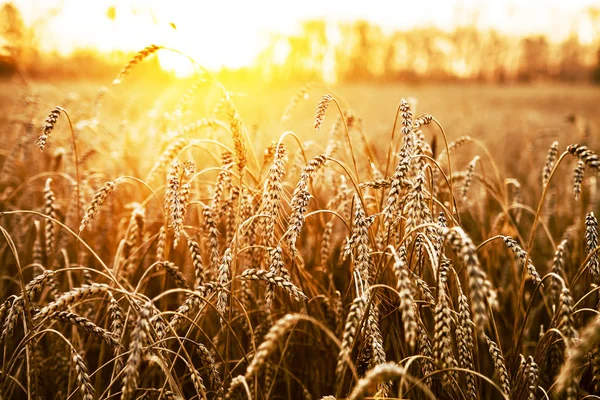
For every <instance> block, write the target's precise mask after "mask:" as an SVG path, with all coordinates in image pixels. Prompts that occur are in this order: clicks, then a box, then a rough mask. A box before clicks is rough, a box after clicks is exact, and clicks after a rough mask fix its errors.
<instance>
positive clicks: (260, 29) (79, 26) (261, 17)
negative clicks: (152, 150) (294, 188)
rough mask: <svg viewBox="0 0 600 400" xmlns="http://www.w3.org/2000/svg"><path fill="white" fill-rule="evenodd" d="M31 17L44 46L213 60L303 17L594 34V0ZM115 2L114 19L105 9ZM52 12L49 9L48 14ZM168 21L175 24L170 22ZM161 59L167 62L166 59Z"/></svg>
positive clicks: (98, 1) (184, 6)
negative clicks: (155, 48) (158, 50)
mask: <svg viewBox="0 0 600 400" xmlns="http://www.w3.org/2000/svg"><path fill="white" fill-rule="evenodd" d="M13 3H15V4H16V5H17V6H18V7H19V8H20V9H21V12H22V14H23V17H24V19H25V21H26V23H27V24H36V25H37V26H38V27H39V29H40V31H41V32H43V35H41V36H42V40H41V44H42V47H43V48H44V49H45V50H52V51H59V52H61V53H69V52H71V51H72V50H73V49H75V48H81V47H88V48H96V49H99V50H114V49H120V50H138V49H141V48H143V47H144V46H146V45H148V44H150V43H156V44H164V45H167V46H170V47H174V48H177V49H180V50H182V51H184V52H186V53H188V54H190V55H191V56H192V57H194V58H195V59H196V60H197V61H198V62H200V63H201V64H203V65H205V66H207V67H209V68H216V67H220V66H228V67H239V66H243V65H246V64H249V63H250V62H251V61H252V60H253V58H254V57H255V56H256V54H257V53H258V52H259V51H260V50H261V49H262V48H263V47H264V46H265V44H266V43H267V42H268V41H267V37H268V35H269V33H273V32H274V33H286V34H290V33H294V32H297V30H298V26H299V21H302V20H306V19H311V18H325V19H326V20H328V21H331V22H336V21H352V20H356V19H365V20H368V21H370V22H373V23H376V24H378V25H380V26H382V27H383V28H384V30H386V31H393V30H403V29H409V28H411V27H414V26H436V27H440V28H442V29H448V30H449V29H452V28H454V27H455V26H457V25H464V24H470V23H473V22H475V23H476V24H477V26H478V27H481V28H494V29H496V30H498V31H500V32H502V33H505V34H512V35H523V34H531V33H543V34H546V35H548V37H549V38H550V39H551V40H555V41H558V40H561V39H564V38H565V37H566V36H568V35H569V34H570V33H572V32H575V33H576V34H578V35H579V37H580V40H582V41H583V42H588V43H589V42H590V41H592V40H595V39H596V38H597V37H598V36H599V35H600V32H597V31H594V28H593V27H592V24H591V23H590V21H589V18H587V15H586V12H585V9H586V8H587V7H589V6H593V5H595V4H597V3H598V1H589V0H568V1H565V0H529V1H514V0H496V1H481V0H463V1H436V0H421V1H417V2H409V1H384V0H370V1H362V0H346V1H324V0H304V1H293V2H292V1H281V0H254V1H231V0H220V1H186V0H169V1H165V0H119V1H116V0H94V1H91V0H90V1H88V0H62V1H61V0H15V1H13ZM111 6H114V7H115V11H116V12H115V13H114V15H112V17H114V19H111V18H109V15H110V13H107V10H108V9H109V8H110V7H111ZM49 16H50V17H49ZM171 23H173V24H175V26H176V29H173V27H172V26H171ZM161 62H169V60H168V59H163V60H161Z"/></svg>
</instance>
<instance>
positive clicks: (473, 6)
mask: <svg viewBox="0 0 600 400" xmlns="http://www.w3.org/2000/svg"><path fill="white" fill-rule="evenodd" d="M599 35H600V3H599V2H598V1H589V0H570V1H561V0H530V1H525V2H523V1H514V0H497V1H493V2H491V1H488V2H485V1H481V0H463V1H434V0H423V1H418V2H392V1H382V0H374V1H367V2H365V1H344V2H339V1H316V0H309V1H303V2H301V3H300V2H285V1H273V0H256V1H218V2H212V3H211V2H189V1H182V0H172V1H157V0H151V1H144V0H125V1H115V0H96V1H78V0H13V1H9V2H3V3H2V5H1V6H0V75H1V76H3V77H7V76H11V75H12V74H15V73H18V74H23V75H24V76H26V77H30V78H31V77H33V78H38V77H43V78H44V79H47V78H49V77H52V78H82V77H83V78H85V79H92V78H96V77H97V78H103V79H107V78H110V77H113V76H114V73H115V71H118V69H119V68H120V67H121V66H122V65H123V64H124V63H125V62H126V61H127V59H128V58H130V56H131V54H132V52H135V51H138V50H140V49H141V48H143V47H145V46H146V45H148V44H151V43H156V44H160V45H165V46H168V47H171V48H175V49H177V50H180V51H182V52H184V53H186V54H187V55H189V56H191V57H192V58H194V59H195V60H196V61H197V62H198V63H199V64H201V65H202V66H205V67H207V68H209V69H211V70H213V71H215V72H220V73H221V74H223V75H226V76H228V77H236V76H237V77H239V78H243V79H248V78H249V77H252V78H254V79H260V80H261V81H262V82H265V83H274V82H276V83H281V82H289V81H294V80H295V81H307V80H318V81H324V82H327V83H349V82H422V81H425V80H426V81H432V80H433V81H437V82H448V81H460V82H472V81H476V82H494V83H511V82H529V83H533V82H535V83H539V82H549V81H568V82H573V81H575V82H598V81H600V42H599V40H598V39H599ZM150 66H151V67H153V68H148V70H147V71H145V75H148V74H150V73H151V71H152V70H153V69H154V71H153V72H152V73H155V74H161V73H166V74H171V75H174V76H177V77H186V76H188V75H189V74H191V73H192V72H193V68H192V66H191V64H190V63H189V62H188V61H187V60H186V59H185V57H181V56H178V55H176V54H173V53H170V52H162V53H160V54H159V55H158V58H157V59H156V60H155V62H154V64H153V65H152V63H151V65H150Z"/></svg>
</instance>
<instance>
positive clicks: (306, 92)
mask: <svg viewBox="0 0 600 400" xmlns="http://www.w3.org/2000/svg"><path fill="white" fill-rule="evenodd" d="M150 44H157V45H161V46H166V47H168V48H169V49H174V50H177V51H179V52H180V53H178V52H174V51H171V50H160V51H158V52H156V53H155V54H152V55H151V56H149V57H147V58H145V59H144V60H143V61H142V62H140V63H139V64H137V65H136V66H135V68H134V69H133V70H132V71H131V72H130V73H129V74H128V76H127V81H126V82H125V84H121V85H118V86H117V87H114V86H110V84H111V82H112V81H113V79H114V78H115V77H116V76H117V74H118V73H119V71H120V70H121V69H122V68H123V66H124V65H125V64H126V63H127V62H128V61H129V60H131V59H132V57H133V56H134V55H135V54H136V52H138V51H140V50H141V49H143V48H144V47H146V46H148V45H150ZM182 54H184V55H182ZM189 58H192V59H193V60H195V62H196V63H197V64H198V65H201V66H203V67H205V68H207V69H208V70H210V71H211V73H212V74H214V75H215V76H216V77H217V78H218V79H219V81H220V82H222V83H223V84H224V86H225V87H226V88H227V89H228V90H229V91H230V94H231V96H232V98H233V100H234V102H235V104H236V107H237V108H238V109H239V110H240V113H241V116H242V118H243V120H244V122H245V124H246V126H247V127H248V130H249V133H250V134H251V137H252V138H253V140H254V141H255V143H253V144H254V145H255V146H257V148H263V147H266V146H268V144H269V143H270V142H271V140H275V139H277V138H278V137H279V136H280V135H281V134H282V132H285V131H287V130H292V131H294V132H296V133H297V134H298V135H299V137H300V138H301V140H302V141H306V142H307V143H309V142H312V143H313V144H316V145H317V147H318V146H322V147H323V146H325V143H324V139H323V137H320V136H319V135H315V134H314V132H313V129H312V126H313V117H314V110H315V106H316V104H317V103H318V101H319V100H320V98H321V96H322V95H323V94H325V93H331V94H333V95H334V96H335V97H336V98H337V99H338V100H339V101H340V102H341V103H342V107H343V109H344V110H345V111H346V112H348V113H351V114H352V115H354V116H356V117H357V118H358V119H359V121H360V123H361V127H362V128H361V129H363V130H364V132H366V134H367V136H368V137H370V138H371V140H372V141H373V143H374V145H373V147H374V151H375V152H376V154H377V155H380V154H385V149H387V146H388V144H387V140H388V138H389V130H390V127H391V125H392V123H393V117H394V114H395V110H396V107H397V105H398V102H399V101H400V99H401V98H409V99H410V101H411V104H412V105H413V107H416V110H415V114H417V115H418V114H420V113H430V114H432V115H434V116H435V117H436V118H437V119H438V120H439V121H441V122H442V124H443V125H444V127H445V128H446V132H447V134H448V137H449V139H450V140H454V139H456V138H458V137H460V136H463V135H470V136H472V137H475V138H478V139H480V140H482V141H483V142H484V143H485V144H486V145H487V146H489V147H490V148H491V149H493V151H494V152H495V153H497V154H495V155H494V156H495V158H496V159H497V162H498V164H499V165H500V167H501V168H502V169H504V170H505V171H506V172H507V173H508V174H511V175H513V176H521V175H522V171H523V170H524V169H525V170H526V169H527V168H534V167H535V166H536V165H539V163H540V160H539V159H540V158H543V155H544V154H545V151H546V149H547V148H548V147H549V146H550V144H551V143H552V142H553V141H554V140H559V141H560V142H561V143H563V142H564V143H566V142H569V143H572V142H579V143H586V144H588V145H589V146H591V147H592V148H596V147H595V146H596V144H597V143H595V142H594V140H595V139H594V138H596V137H600V135H598V132H600V129H599V127H600V112H599V109H598V104H599V102H600V91H599V90H598V89H599V88H598V86H597V84H598V83H600V2H598V1H589V0H570V1H560V0H529V1H515V0H497V1H481V0H462V1H458V0H457V1H435V0H421V1H417V2H394V1H383V0H370V1H357V0H347V1H322V0H305V1H302V2H289V1H276V0H255V1H231V0H224V1H213V2H204V1H203V2H192V1H184V0H170V1H163V0H161V1H158V0H122V1H115V0H95V1H81V0H12V1H9V2H4V3H2V5H0V81H1V82H0V105H3V108H4V109H7V107H8V106H7V105H8V104H11V105H13V106H14V107H15V110H16V111H14V112H13V113H12V115H13V116H12V117H10V116H9V117H5V119H6V120H7V121H8V122H9V123H10V124H14V126H17V127H18V126H22V125H23V124H27V123H29V122H32V126H33V127H36V128H38V127H40V126H42V125H43V121H44V118H45V117H46V115H47V113H48V110H51V109H52V108H53V107H54V106H56V105H60V106H62V107H64V108H66V109H67V110H69V111H70V113H71V115H72V116H73V117H74V120H75V121H76V122H78V123H79V125H77V126H76V128H77V129H79V128H81V129H83V130H84V131H85V129H84V128H83V127H86V126H89V125H90V124H91V126H95V125H96V123H97V119H98V118H100V120H101V126H102V128H103V129H104V130H106V132H110V135H108V136H102V135H97V134H94V140H95V141H98V140H104V139H102V138H105V139H106V141H107V142H106V143H105V145H107V146H112V147H114V148H115V151H119V150H118V149H119V146H120V145H121V143H120V142H118V141H115V138H116V137H119V136H120V135H123V134H124V132H128V134H129V136H130V139H129V140H130V141H134V142H135V143H138V144H139V143H140V142H141V141H145V140H147V139H148V138H149V137H153V136H152V135H156V137H157V138H158V141H157V142H151V143H148V145H152V146H156V143H162V141H163V140H168V136H165V132H168V131H172V130H177V129H180V128H181V126H184V125H185V124H189V123H192V122H194V121H197V120H198V119H201V118H214V117H215V115H216V114H218V113H216V111H215V110H217V111H218V109H219V105H220V104H222V101H221V98H220V94H219V93H220V92H219V90H215V87H212V88H211V87H207V86H206V85H205V86H200V87H199V89H198V90H196V89H194V85H195V84H197V83H198V82H200V81H201V80H202V74H201V73H199V72H198V69H197V68H196V67H194V65H193V63H192V62H190V59H189ZM190 89H194V90H193V93H194V94H193V96H191V98H189V99H187V100H186V101H187V102H188V103H189V106H188V107H187V111H186V114H185V115H183V116H180V117H178V118H177V119H176V120H173V118H172V112H173V110H175V109H177V107H178V104H181V103H180V101H181V100H182V96H184V94H185V93H186V92H188V91H189V90H190ZM99 93H103V95H102V111H100V110H99V107H98V105H99V104H100V103H99V102H98V99H99ZM184 97H185V96H184ZM290 106H291V108H290ZM286 109H293V112H291V113H288V112H287V111H286ZM10 114H11V113H7V115H10ZM334 122H335V116H333V117H328V118H327V119H326V122H325V124H326V128H325V129H329V127H328V126H327V125H328V124H333V123H334ZM11 126H12V125H11ZM10 129H11V132H13V134H14V135H16V136H17V137H18V136H19V135H18V134H16V132H17V131H14V130H12V128H10ZM154 130H156V132H154ZM36 132H37V129H36ZM82 134H83V133H82ZM161 135H162V136H161ZM377 138H385V140H378V139H377ZM217 139H218V140H221V141H224V142H225V143H227V141H228V140H229V139H228V138H227V137H219V138H217ZM149 151H155V150H152V149H151V150H149ZM474 151H475V150H474ZM4 153H5V154H9V153H10V151H9V150H8V149H3V150H2V149H0V155H2V154H4ZM474 154H475V153H473V154H467V155H466V156H465V157H466V158H465V160H458V161H459V162H463V161H464V163H465V165H466V163H468V161H469V160H470V158H468V157H471V158H472V156H473V155H474ZM130 164H131V163H130ZM522 179H529V178H525V177H523V178H522ZM531 179H535V177H534V178H531Z"/></svg>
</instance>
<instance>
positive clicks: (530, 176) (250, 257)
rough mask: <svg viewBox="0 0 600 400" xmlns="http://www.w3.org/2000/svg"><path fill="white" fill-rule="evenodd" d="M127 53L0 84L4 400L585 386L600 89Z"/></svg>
mask: <svg viewBox="0 0 600 400" xmlns="http://www.w3.org/2000/svg"><path fill="white" fill-rule="evenodd" d="M154 50H155V49H149V50H148V51H147V52H148V53H152V52H153V51H154ZM142 56H143V54H142V55H141V56H140V57H138V59H136V60H134V62H132V63H131V64H129V65H127V67H126V68H125V69H124V70H123V71H122V72H121V74H120V75H119V76H118V78H117V79H116V80H115V82H114V83H112V84H111V83H110V82H104V83H98V82H85V83H82V82H54V83H48V82H29V83H28V84H27V85H26V84H23V83H18V82H5V83H3V84H2V87H3V90H2V92H1V93H0V104H1V105H2V109H3V111H4V112H3V113H2V115H1V116H0V129H1V132H2V138H3V140H2V143H1V144H0V167H1V168H0V231H1V232H2V238H1V240H0V265H1V266H2V274H1V277H2V280H0V345H1V348H2V353H1V357H2V360H1V362H0V397H1V398H6V399H21V398H23V399H79V398H83V399H85V400H90V399H114V398H121V399H221V398H231V399H256V400H258V399H288V398H293V399H343V398H348V399H363V398H371V397H375V398H389V399H396V398H397V399H431V398H439V399H477V398H478V399H501V398H510V399H530V400H533V399H542V398H550V399H563V398H564V399H580V398H595V396H598V395H600V350H599V348H600V347H599V346H600V319H598V318H597V314H598V313H599V311H600V296H599V287H600V286H598V285H599V283H600V260H599V256H600V247H599V242H598V222H597V219H596V216H595V214H596V215H597V214H598V213H600V194H599V193H598V178H597V175H598V172H599V171H600V160H599V158H598V156H597V155H596V151H598V148H599V145H600V140H598V137H599V135H600V112H599V111H598V101H599V100H600V92H598V89H597V88H596V87H592V86H575V85H573V86H570V85H540V86H483V85H475V84H470V85H467V84H465V85H459V84H451V85H442V84H424V85H420V86H414V85H413V86H409V85H406V86H402V85H383V84H381V85H367V84H364V85H356V86H347V85H346V86H339V87H337V86H326V85H324V84H318V83H312V84H307V85H306V86H304V87H302V86H301V85H299V86H295V85H289V86H288V87H286V89H281V88H280V89H275V88H269V87H264V88H263V87H260V85H255V86H254V87H253V86H251V85H241V84H240V85H238V86H236V85H235V84H232V85H231V86H229V85H224V84H222V83H221V82H219V81H217V80H216V79H215V78H214V77H212V76H211V75H210V74H208V73H200V74H198V76H196V77H195V78H193V79H189V80H187V81H179V82H173V83H172V84H169V85H166V86H165V85H161V84H152V83H148V82H144V81H142V80H139V79H138V77H137V76H136V69H135V67H136V63H137V62H139V61H142V60H140V59H141V58H143V57H142ZM103 85H105V86H103ZM225 86H227V88H226V87H225ZM586 396H587V397H586Z"/></svg>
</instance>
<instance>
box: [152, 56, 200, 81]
mask: <svg viewBox="0 0 600 400" xmlns="http://www.w3.org/2000/svg"><path fill="white" fill-rule="evenodd" d="M158 62H159V63H160V66H161V68H162V69H164V70H165V71H167V72H171V73H173V74H174V75H175V76H176V77H177V78H186V77H188V76H191V75H192V74H193V73H194V71H195V70H196V68H195V66H194V64H192V62H191V61H190V60H189V59H188V58H187V57H184V56H182V55H181V54H177V53H173V52H170V51H162V52H159V53H158Z"/></svg>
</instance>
